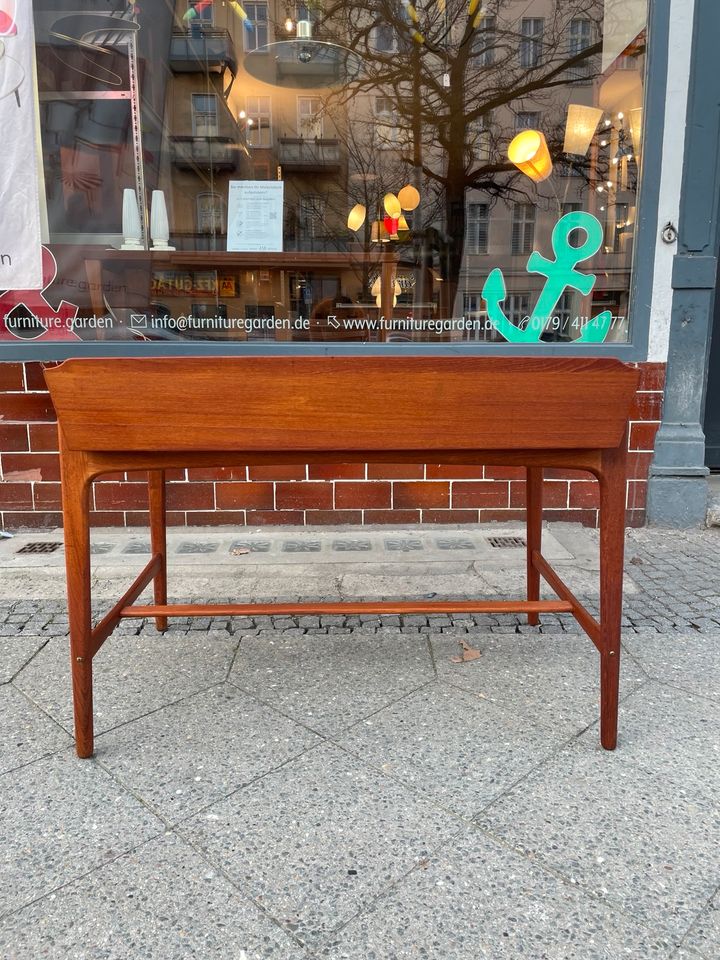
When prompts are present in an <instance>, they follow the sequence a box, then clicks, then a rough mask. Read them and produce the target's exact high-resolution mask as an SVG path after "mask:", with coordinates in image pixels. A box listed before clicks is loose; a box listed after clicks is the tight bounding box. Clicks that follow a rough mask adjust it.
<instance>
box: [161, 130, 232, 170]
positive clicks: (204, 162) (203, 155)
mask: <svg viewBox="0 0 720 960" xmlns="http://www.w3.org/2000/svg"><path fill="white" fill-rule="evenodd" d="M238 153H239V147H238V144H237V143H236V142H235V141H234V140H231V139H230V138H229V137H173V138H172V162H173V163H174V164H175V166H176V167H180V168H181V169H185V170H187V169H195V168H196V167H206V168H207V167H212V168H213V169H214V170H235V169H236V168H237V165H238Z"/></svg>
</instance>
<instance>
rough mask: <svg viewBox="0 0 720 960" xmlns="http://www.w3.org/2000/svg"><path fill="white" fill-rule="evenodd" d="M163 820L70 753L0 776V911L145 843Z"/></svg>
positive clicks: (45, 891)
mask: <svg viewBox="0 0 720 960" xmlns="http://www.w3.org/2000/svg"><path fill="white" fill-rule="evenodd" d="M161 831H162V823H161V822H160V820H158V819H157V818H156V817H154V816H153V815H152V814H151V813H150V812H149V811H148V810H147V809H146V808H145V807H144V806H143V805H142V804H141V803H140V802H139V801H137V800H136V799H134V798H133V797H131V796H129V795H128V794H127V793H125V791H124V790H123V789H122V788H121V787H119V786H118V785H117V784H116V783H115V782H114V781H113V780H112V779H111V777H110V776H109V775H108V774H107V773H105V771H104V770H102V769H101V768H100V767H99V766H98V764H97V763H95V762H93V761H91V760H79V759H78V758H77V757H76V756H75V755H74V754H73V753H72V752H70V750H68V751H66V752H63V753H62V754H56V755H54V756H51V757H46V758H43V759H41V760H38V761H36V762H35V763H32V764H30V765H28V766H25V767H22V768H20V769H19V770H15V771H12V772H11V773H6V774H4V775H3V776H2V778H1V779H0V916H2V914H4V913H6V912H8V911H10V910H14V909H16V908H18V907H21V906H24V905H25V904H27V903H29V902H30V901H32V900H34V899H36V898H37V897H41V896H44V895H46V894H48V893H50V891H52V890H54V889H56V888H57V887H59V886H61V885H62V884H65V883H67V882H68V881H70V880H73V879H75V878H77V877H80V876H82V875H83V874H85V873H87V871H88V870H92V869H93V868H94V867H97V866H99V865H100V864H102V863H107V862H109V861H110V860H114V859H115V858H116V857H118V856H119V855H120V854H122V853H125V852H126V851H127V850H130V849H131V848H132V847H134V846H136V845H137V844H139V843H142V842H143V841H144V840H148V839H150V837H152V836H157V834H159V833H160V832H161Z"/></svg>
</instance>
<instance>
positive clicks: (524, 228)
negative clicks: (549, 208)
mask: <svg viewBox="0 0 720 960" xmlns="http://www.w3.org/2000/svg"><path fill="white" fill-rule="evenodd" d="M534 242H535V207H534V205H533V204H532V203H516V204H515V205H514V206H513V211H512V240H511V243H510V250H511V253H512V254H514V255H516V254H521V253H532V249H533V244H534Z"/></svg>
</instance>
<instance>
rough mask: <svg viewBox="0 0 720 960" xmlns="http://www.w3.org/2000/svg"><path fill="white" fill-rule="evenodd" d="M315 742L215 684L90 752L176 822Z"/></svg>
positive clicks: (122, 729)
mask: <svg viewBox="0 0 720 960" xmlns="http://www.w3.org/2000/svg"><path fill="white" fill-rule="evenodd" d="M320 742H321V740H320V737H318V736H317V735H316V734H314V733H311V732H310V731H309V730H307V729H306V728H304V727H301V726H300V725H299V724H296V723H294V722H293V721H292V720H289V719H288V718H287V717H284V716H282V715H280V714H278V713H276V712H275V711H274V710H271V709H270V708H269V707H267V706H265V705H264V704H262V703H259V702H258V701H257V700H255V699H254V698H253V697H251V696H249V695H248V694H245V693H243V692H242V691H241V690H238V689H237V688H236V687H233V686H232V685H230V684H221V685H219V686H217V687H213V688H211V689H210V690H205V691H202V692H200V693H197V694H195V695H194V696H192V697H188V698H187V699H185V700H182V701H181V702H180V703H176V704H173V705H171V706H168V707H164V708H163V709H161V710H158V711H155V712H154V713H151V714H150V715H149V716H147V717H142V718H141V719H139V720H135V721H134V722H133V723H129V724H125V725H123V726H122V727H118V728H117V729H116V730H112V731H110V732H109V733H106V734H104V735H102V736H100V737H99V738H98V740H97V751H96V752H97V756H98V758H99V759H100V760H101V761H102V762H103V764H104V765H105V766H106V767H107V768H108V769H110V770H111V771H112V772H113V773H114V774H115V775H116V776H117V777H118V779H119V780H120V781H121V782H122V783H124V784H126V785H127V786H128V787H129V788H130V789H132V791H133V792H134V793H135V794H136V795H138V796H140V797H141V798H142V799H143V800H145V801H146V802H147V803H148V804H150V805H151V806H152V807H153V808H154V809H155V810H156V811H157V812H159V813H160V815H161V816H162V817H163V818H165V819H167V820H168V821H171V822H177V821H178V820H180V819H182V818H184V817H187V816H189V815H190V814H192V813H194V812H196V811H197V810H200V809H201V808H202V807H205V806H207V805H208V804H210V803H213V802H215V801H217V800H219V799H221V798H223V797H226V796H227V795H228V794H230V793H232V792H233V791H234V790H237V789H238V788H239V787H241V786H243V785H245V784H247V783H250V782H251V781H252V780H254V779H256V778H257V777H260V776H262V775H263V774H265V773H268V771H270V770H272V769H274V768H276V767H279V766H280V765H281V764H283V763H284V762H286V761H287V760H289V759H290V758H292V757H295V756H298V754H300V753H302V752H303V751H304V750H306V749H307V748H308V747H310V746H313V745H314V744H317V743H320Z"/></svg>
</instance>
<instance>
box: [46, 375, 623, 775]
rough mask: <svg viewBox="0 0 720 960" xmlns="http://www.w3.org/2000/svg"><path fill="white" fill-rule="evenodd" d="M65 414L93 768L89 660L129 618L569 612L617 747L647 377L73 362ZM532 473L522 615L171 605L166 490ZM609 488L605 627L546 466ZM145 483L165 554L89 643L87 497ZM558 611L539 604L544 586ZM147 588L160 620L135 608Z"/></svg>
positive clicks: (394, 605) (607, 742)
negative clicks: (292, 476)
mask: <svg viewBox="0 0 720 960" xmlns="http://www.w3.org/2000/svg"><path fill="white" fill-rule="evenodd" d="M45 376H46V380H47V382H48V386H49V389H50V393H51V396H52V399H53V402H54V404H55V408H56V410H57V414H58V421H59V428H60V459H61V472H62V493H63V516H64V527H65V544H66V565H67V589H68V611H69V619H70V648H71V661H72V680H73V702H74V711H75V737H76V747H77V753H78V755H79V756H80V757H89V756H91V755H92V752H93V707H92V658H93V656H94V655H95V654H96V653H97V651H98V650H99V649H100V647H101V646H102V643H103V642H104V640H105V639H106V638H107V636H109V635H110V633H111V632H112V630H113V629H114V627H115V626H116V625H117V623H118V622H119V620H120V619H121V618H122V617H134V618H140V617H154V618H155V624H156V626H157V628H158V629H159V630H164V629H165V628H166V626H167V618H168V617H169V616H181V617H185V616H239V615H250V614H252V615H264V614H289V615H293V614H303V613H329V614H336V613H339V614H343V613H344V614H350V613H377V614H383V613H401V614H402V613H422V612H431V611H437V612H454V611H460V610H466V611H474V612H485V613H509V612H521V613H525V614H527V617H528V621H529V622H530V623H537V622H538V615H539V614H542V613H548V612H555V613H558V612H559V613H572V614H573V615H574V616H575V618H576V619H577V621H578V623H579V624H580V626H581V627H582V628H583V629H584V630H585V632H586V633H588V635H589V636H590V638H591V639H592V640H593V642H594V643H595V645H596V646H597V647H598V649H599V651H600V681H601V682H600V687H601V710H600V713H601V742H602V745H603V746H604V747H605V748H606V749H608V750H612V749H614V748H615V745H616V742H617V710H618V681H619V661H620V622H621V611H622V571H623V546H624V532H625V531H624V516H625V485H626V471H627V426H628V418H629V416H630V413H631V408H632V404H633V401H634V397H635V391H636V388H637V384H638V379H639V371H638V370H637V368H633V367H628V366H626V365H624V364H621V363H620V362H619V361H617V360H611V359H608V360H606V359H588V358H582V357H578V358H575V357H572V358H562V359H545V358H522V359H512V360H510V359H503V358H474V357H470V358H454V357H453V358H445V357H442V358H427V357H423V358H420V357H400V358H398V357H359V358H358V357H353V358H337V357H295V358H285V357H260V358H247V357H223V358H188V359H175V358H173V359H168V358H162V359H151V358H144V359H141V360H135V359H126V358H122V359H112V360H94V359H93V360H67V361H65V362H64V363H62V364H60V365H59V366H56V367H53V368H51V369H48V370H46V371H45ZM433 460H436V461H437V462H438V463H443V464H453V463H456V464H483V463H484V464H495V465H503V466H520V467H525V468H526V469H527V477H528V482H527V491H528V504H527V507H528V509H527V517H528V529H527V571H526V576H527V585H526V586H527V600H465V601H445V600H438V601H427V600H398V601H342V602H337V603H335V602H333V603H293V604H263V603H259V604H234V603H231V604H199V603H196V604H168V603H167V602H166V599H167V569H166V530H165V522H166V521H165V511H166V497H165V479H166V478H165V474H164V471H165V470H166V469H168V468H173V467H191V468H192V467H195V468H200V467H208V466H223V465H233V464H242V465H245V464H251V465H258V464H288V463H290V464H291V463H306V462H310V463H325V464H327V463H334V462H340V463H352V462H378V463H380V462H387V463H426V462H428V461H430V462H432V461H433ZM545 467H554V468H567V469H577V470H587V471H589V472H590V473H592V474H594V475H595V476H596V477H597V479H598V480H599V481H600V623H599V624H598V622H597V621H596V620H595V619H594V618H593V617H592V615H591V614H590V613H589V612H588V611H587V610H586V609H585V608H584V607H583V606H582V604H581V603H580V602H579V601H578V600H577V598H576V597H575V596H574V595H573V594H572V593H571V591H570V590H569V589H568V587H567V586H566V585H565V584H564V583H563V581H562V580H561V579H560V577H559V576H558V575H557V573H556V571H554V570H553V569H552V567H551V566H550V565H549V564H548V563H547V561H546V560H545V559H544V558H543V557H542V553H541V539H542V483H543V468H545ZM124 470H128V471H130V470H148V471H149V474H148V487H149V502H150V521H151V541H152V553H153V556H152V558H151V560H150V562H149V564H148V565H147V566H146V567H145V569H144V570H143V571H142V572H141V574H140V575H139V577H137V578H136V580H135V581H134V582H133V583H132V584H131V586H130V587H129V588H128V590H126V592H125V594H124V595H123V597H122V598H121V599H120V600H119V601H118V602H117V603H115V604H114V606H113V607H112V608H111V610H110V612H109V613H108V614H107V615H106V616H105V617H104V618H103V619H102V620H101V621H100V623H99V624H98V626H97V627H96V628H95V629H94V630H93V628H92V622H91V616H90V611H91V605H90V538H89V511H90V500H89V495H88V494H89V487H90V483H91V482H92V480H93V479H94V478H95V477H97V476H100V475H102V474H103V473H108V472H116V471H124ZM541 575H542V576H543V577H544V578H545V580H546V581H547V582H548V583H549V584H550V586H551V587H553V589H554V590H555V592H556V593H557V594H558V596H559V599H558V600H550V601H548V600H540V599H539V579H540V576H541ZM150 580H153V583H154V600H155V602H154V603H153V604H151V605H143V606H132V605H131V604H132V603H133V600H135V599H137V597H138V595H139V593H140V592H141V591H142V589H143V588H144V587H145V585H146V584H148V583H149V582H150Z"/></svg>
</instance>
